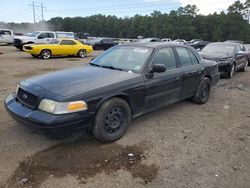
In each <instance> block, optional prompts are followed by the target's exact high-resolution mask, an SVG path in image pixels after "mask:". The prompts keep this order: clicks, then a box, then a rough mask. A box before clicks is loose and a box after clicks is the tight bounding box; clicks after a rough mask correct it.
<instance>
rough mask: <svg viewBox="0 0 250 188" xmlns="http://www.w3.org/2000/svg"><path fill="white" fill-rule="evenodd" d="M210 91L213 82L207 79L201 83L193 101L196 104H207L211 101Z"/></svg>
mask: <svg viewBox="0 0 250 188" xmlns="http://www.w3.org/2000/svg"><path fill="white" fill-rule="evenodd" d="M210 91H211V81H210V79H209V78H207V77H205V78H204V79H203V80H202V81H201V83H200V85H199V87H198V89H197V91H196V93H195V95H194V96H193V97H192V101H193V102H194V103H196V104H205V103H206V102H207V101H208V99H209V96H210Z"/></svg>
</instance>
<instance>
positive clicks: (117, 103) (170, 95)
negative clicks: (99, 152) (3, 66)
mask: <svg viewBox="0 0 250 188" xmlns="http://www.w3.org/2000/svg"><path fill="white" fill-rule="evenodd" d="M219 77H220V74H219V73H218V65H217V64H216V63H215V62H206V61H204V60H203V59H202V57H201V56H200V55H199V54H198V53H197V52H196V50H194V49H192V48H190V47H185V46H180V45H175V44H172V43H132V44H130V45H119V46H115V47H113V48H111V49H109V50H108V51H106V52H104V53H103V54H101V55H100V56H98V57H97V58H95V59H94V60H92V62H91V63H90V64H89V65H87V66H85V67H82V68H80V67H77V68H74V69H69V70H63V71H58V72H54V73H50V74H46V75H42V76H37V77H34V78H30V79H27V80H24V81H22V82H20V83H19V85H18V89H17V92H14V93H12V94H10V95H9V96H8V97H7V98H6V99H5V107H6V109H7V111H8V112H9V114H10V115H11V116H12V117H13V118H14V119H16V120H17V121H21V122H23V123H25V124H28V125H30V126H33V127H37V128H40V129H46V130H49V129H50V130H51V129H52V130H53V129H57V130H58V129H59V128H63V127H64V128H66V127H68V128H71V129H73V128H74V127H79V126H80V127H85V128H86V127H88V128H91V129H90V130H92V134H93V135H94V137H95V138H96V139H98V140H100V141H102V142H112V141H115V140H117V139H119V138H120V137H122V136H123V135H124V134H125V133H126V131H127V129H128V127H129V124H130V120H131V118H133V117H136V116H139V115H142V114H144V113H147V112H150V111H152V110H156V109H158V108H162V107H163V106H167V105H170V104H172V103H175V102H177V101H180V100H183V99H187V98H192V100H193V102H195V103H198V104H204V103H206V102H207V101H208V99H209V95H210V91H211V86H212V85H214V84H216V83H217V82H218V80H219Z"/></svg>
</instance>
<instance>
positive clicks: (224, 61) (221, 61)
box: [219, 59, 231, 64]
mask: <svg viewBox="0 0 250 188" xmlns="http://www.w3.org/2000/svg"><path fill="white" fill-rule="evenodd" d="M230 61H231V60H230V59H227V60H220V61H219V63H221V64H227V63H230Z"/></svg>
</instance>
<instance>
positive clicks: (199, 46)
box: [188, 40, 210, 50]
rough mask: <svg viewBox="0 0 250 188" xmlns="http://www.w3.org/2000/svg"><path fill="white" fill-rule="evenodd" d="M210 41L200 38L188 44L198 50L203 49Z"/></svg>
mask: <svg viewBox="0 0 250 188" xmlns="http://www.w3.org/2000/svg"><path fill="white" fill-rule="evenodd" d="M209 43H210V42H208V41H203V40H200V41H195V42H193V43H189V44H188V46H191V47H193V48H195V49H197V50H201V49H203V48H204V47H205V46H206V45H208V44H209Z"/></svg>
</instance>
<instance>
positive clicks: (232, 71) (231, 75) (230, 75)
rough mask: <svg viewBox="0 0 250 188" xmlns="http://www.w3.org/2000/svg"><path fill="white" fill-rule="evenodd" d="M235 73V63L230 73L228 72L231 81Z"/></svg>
mask: <svg viewBox="0 0 250 188" xmlns="http://www.w3.org/2000/svg"><path fill="white" fill-rule="evenodd" d="M234 72H235V63H233V64H232V66H231V69H230V71H229V72H228V75H227V77H228V78H229V79H231V78H232V77H233V75H234Z"/></svg>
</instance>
